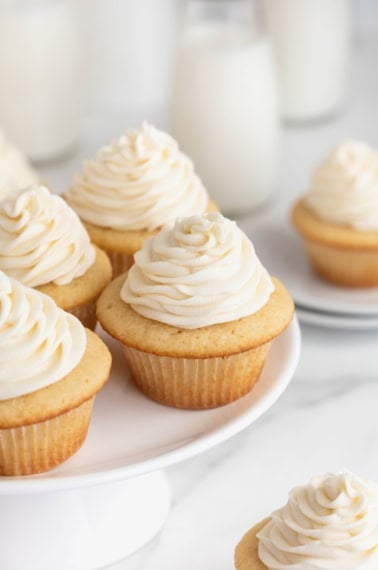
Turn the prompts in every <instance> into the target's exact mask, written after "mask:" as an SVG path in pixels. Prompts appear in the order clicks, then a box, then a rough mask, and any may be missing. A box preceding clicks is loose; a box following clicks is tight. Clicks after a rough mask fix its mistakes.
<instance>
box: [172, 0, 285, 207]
mask: <svg viewBox="0 0 378 570" xmlns="http://www.w3.org/2000/svg"><path fill="white" fill-rule="evenodd" d="M257 8H258V5H257V3H254V2H252V1H248V0H192V1H189V2H188V4H187V6H186V20H185V27H184V30H183V33H182V36H181V42H180V45H179V48H178V54H177V62H176V70H175V77H174V87H173V102H172V123H173V125H172V126H173V134H174V136H175V137H176V138H177V140H178V142H179V144H180V146H181V147H182V149H183V150H184V151H185V152H186V153H187V154H188V155H189V156H190V157H191V158H192V160H193V162H194V164H195V168H196V171H197V172H198V173H199V175H200V177H201V178H202V180H203V182H204V184H205V186H206V188H207V190H208V191H209V193H210V194H211V197H212V198H213V199H214V200H215V202H217V204H218V206H219V207H220V208H221V210H222V211H223V212H225V213H228V214H231V215H235V214H239V213H243V212H244V213H245V212H248V211H251V210H252V209H254V208H256V207H257V206H259V205H260V204H262V203H263V202H265V201H266V200H267V199H268V198H269V196H270V195H271V193H272V191H273V190H274V189H275V187H276V185H277V161H278V145H279V117H278V102H277V90H276V77H275V70H274V66H273V58H272V53H271V46H270V44H269V42H268V39H267V37H266V35H265V33H264V31H263V29H262V26H261V22H260V19H259V17H258V16H259V14H258V10H257Z"/></svg>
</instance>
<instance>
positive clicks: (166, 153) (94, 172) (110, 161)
mask: <svg viewBox="0 0 378 570" xmlns="http://www.w3.org/2000/svg"><path fill="white" fill-rule="evenodd" d="M66 198H67V201H68V202H69V204H70V205H71V206H72V207H73V208H74V209H75V210H76V212H77V213H78V214H79V216H80V217H81V218H82V220H84V221H85V222H88V223H90V224H93V225H95V226H100V227H105V228H111V229H114V230H128V231H138V230H148V231H152V230H154V229H156V228H160V227H161V226H163V225H166V224H173V222H174V220H175V219H176V218H177V217H180V216H185V215H188V216H189V215H191V214H195V213H201V212H204V211H206V209H207V207H208V202H209V199H208V195H207V192H206V190H205V188H204V187H203V185H202V183H201V181H200V179H199V177H198V176H197V175H196V173H195V171H194V167H193V163H192V161H191V160H190V159H189V158H188V157H187V156H186V155H185V154H183V153H182V152H181V151H180V149H179V148H178V145H177V142H176V141H175V140H174V139H173V138H172V137H171V136H169V135H168V134H167V133H164V132H162V131H159V130H158V129H156V128H154V127H153V126H152V125H149V124H148V123H143V124H142V126H141V127H140V128H138V129H129V130H127V131H126V132H125V133H124V134H123V135H122V136H121V137H120V138H119V139H118V140H116V141H114V142H112V143H111V144H110V145H107V146H104V147H102V148H101V149H100V150H99V151H98V153H97V155H96V156H95V157H94V158H93V159H91V160H88V161H87V162H85V163H84V166H83V170H82V172H81V173H80V174H79V175H78V176H77V177H76V179H75V180H74V183H73V185H72V186H71V188H70V189H69V190H68V192H67V194H66Z"/></svg>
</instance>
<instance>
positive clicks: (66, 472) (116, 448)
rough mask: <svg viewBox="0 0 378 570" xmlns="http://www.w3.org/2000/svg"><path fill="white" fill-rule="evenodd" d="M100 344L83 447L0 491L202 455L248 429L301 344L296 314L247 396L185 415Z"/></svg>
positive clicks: (285, 378) (112, 476)
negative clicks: (136, 380)
mask: <svg viewBox="0 0 378 570" xmlns="http://www.w3.org/2000/svg"><path fill="white" fill-rule="evenodd" d="M103 334H104V333H103ZM104 336H105V334H104ZM106 341H107V343H108V344H109V346H110V348H111V350H112V353H113V356H114V364H113V368H112V374H111V379H110V381H109V382H108V383H107V384H106V386H105V387H104V389H103V390H102V391H101V392H100V394H99V395H98V396H97V398H96V403H95V409H94V414H93V419H92V423H91V426H90V430H89V434H88V438H87V440H86V442H85V444H84V446H83V447H82V448H81V450H80V451H79V452H78V453H77V454H76V455H75V456H74V457H72V458H71V459H70V460H68V461H67V462H66V463H64V464H63V465H61V466H59V467H57V468H56V469H54V470H53V471H50V472H48V473H45V474H42V475H36V476H31V477H18V478H16V477H14V478H13V477H1V478H0V494H9V493H18V494H19V493H33V492H43V491H50V490H58V489H70V488H75V487H82V486H87V485H92V484H97V483H106V482H112V481H117V480H121V479H126V478H129V477H135V476H138V475H142V474H144V473H149V472H152V471H155V470H157V469H162V468H164V467H167V466H168V465H172V464H174V463H177V462H179V461H182V460H184V459H187V458H189V457H192V456H194V455H196V454H198V453H201V452H202V451H205V450H207V449H209V448H211V447H213V446H215V445H217V444H218V443H220V442H222V441H225V440H226V439H228V438H230V437H231V436H233V435H235V434H236V433H238V432H239V431H241V430H242V429H244V428H245V427H247V426H248V425H250V424H252V423H253V422H254V421H255V420H256V419H257V418H258V417H260V416H261V415H262V414H263V413H264V412H265V411H266V410H267V409H268V408H270V407H271V406H272V404H273V403H274V402H275V401H276V400H277V399H278V397H279V396H280V395H281V394H282V392H283V391H284V390H285V388H286V387H287V385H288V383H289V382H290V380H291V378H292V376H293V374H294V371H295V369H296V366H297V363H298V359H299V352H300V345H301V341H300V329H299V325H298V321H297V319H296V317H295V319H294V320H293V322H292V324H291V325H290V327H289V328H288V329H287V331H285V332H284V333H283V334H282V335H280V337H279V338H277V339H276V341H275V342H274V343H273V346H272V349H271V351H270V353H269V356H268V359H267V362H266V365H265V367H264V371H263V373H262V375H261V378H260V380H259V382H258V384H257V385H256V386H255V388H254V389H253V390H252V391H251V392H250V393H249V394H248V395H247V396H245V397H244V398H241V399H240V400H238V401H237V402H234V403H232V404H229V405H228V406H224V407H222V408H216V409H213V410H204V411H186V410H178V409H174V408H169V407H166V406H161V405H159V404H157V403H155V402H153V401H151V400H149V399H148V398H146V397H145V396H143V395H142V394H141V393H140V392H139V391H138V390H137V389H136V388H135V387H134V385H133V384H132V383H131V382H130V381H126V379H125V374H126V372H125V361H124V358H123V356H122V352H121V350H120V347H119V345H118V344H117V343H115V342H114V341H112V339H110V338H109V337H106Z"/></svg>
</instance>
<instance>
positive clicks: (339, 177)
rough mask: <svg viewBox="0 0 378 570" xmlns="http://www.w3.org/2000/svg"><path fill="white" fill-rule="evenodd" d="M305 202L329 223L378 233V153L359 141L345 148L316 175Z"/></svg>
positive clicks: (325, 163)
mask: <svg viewBox="0 0 378 570" xmlns="http://www.w3.org/2000/svg"><path fill="white" fill-rule="evenodd" d="M304 200H305V203H306V204H307V206H308V207H309V208H310V209H311V210H312V211H313V212H314V213H315V214H316V215H317V216H318V217H319V218H321V219H323V220H325V221H328V222H331V223H333V224H337V225H343V226H348V227H351V228H355V229H357V230H360V231H369V230H372V231H375V230H378V152H377V151H376V150H374V149H372V148H369V147H368V146H367V145H366V144H363V143H361V142H357V141H347V142H345V143H343V144H341V145H340V146H339V147H338V148H336V149H335V150H334V151H333V152H332V153H331V154H330V156H329V157H327V158H326V159H325V160H324V161H323V162H322V163H321V164H320V165H319V166H318V168H317V169H316V170H315V171H314V173H313V176H312V179H311V183H310V187H309V190H308V192H307V194H306V195H305V198H304Z"/></svg>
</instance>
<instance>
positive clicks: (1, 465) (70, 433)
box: [0, 396, 94, 476]
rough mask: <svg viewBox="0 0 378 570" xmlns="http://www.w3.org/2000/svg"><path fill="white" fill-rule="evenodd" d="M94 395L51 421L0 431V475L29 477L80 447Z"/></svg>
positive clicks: (69, 455) (68, 455)
mask: <svg viewBox="0 0 378 570" xmlns="http://www.w3.org/2000/svg"><path fill="white" fill-rule="evenodd" d="M93 402H94V396H93V397H92V398H90V399H89V400H87V401H85V402H84V403H82V404H81V405H80V406H78V407H77V408H73V409H71V410H69V411H67V412H64V413H63V414H60V415H59V416H56V417H55V418H51V419H49V420H46V421H42V422H39V423H34V424H30V425H26V426H21V427H16V428H9V429H0V475H13V476H18V475H32V474H33V473H41V472H43V471H48V470H49V469H52V468H53V467H55V466H56V465H59V464H60V463H62V462H63V461H65V460H66V459H68V458H69V457H71V455H73V454H74V453H75V452H76V451H77V450H78V449H79V448H80V447H81V445H82V444H83V442H84V440H85V438H86V435H87V432H88V426H89V421H90V417H91V412H92V407H93Z"/></svg>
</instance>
